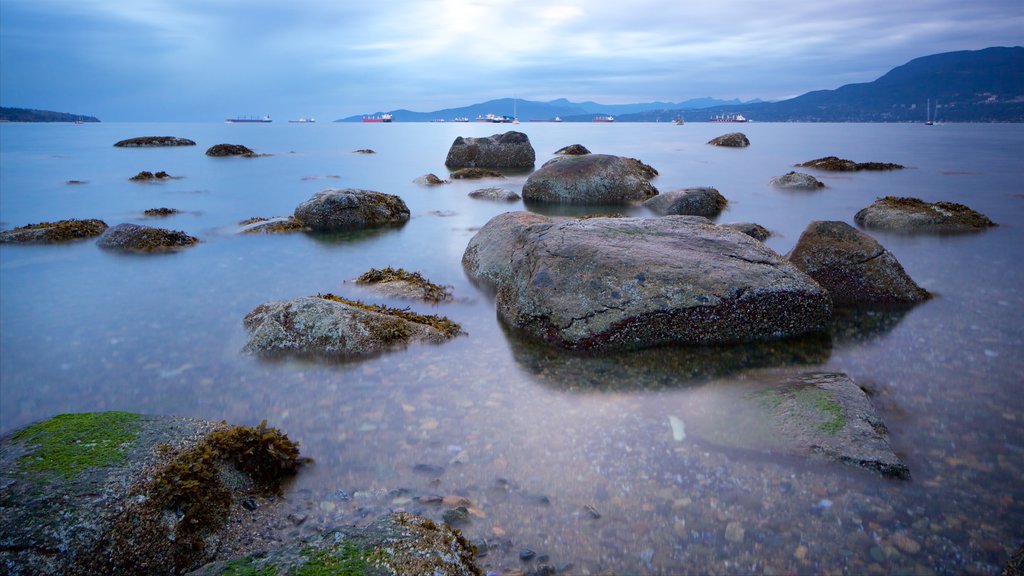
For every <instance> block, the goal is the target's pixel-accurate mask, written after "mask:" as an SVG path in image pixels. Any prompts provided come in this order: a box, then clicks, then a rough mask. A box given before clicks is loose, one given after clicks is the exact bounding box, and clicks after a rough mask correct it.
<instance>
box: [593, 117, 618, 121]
mask: <svg viewBox="0 0 1024 576" xmlns="http://www.w3.org/2000/svg"><path fill="white" fill-rule="evenodd" d="M594 122H615V117H614V116H594Z"/></svg>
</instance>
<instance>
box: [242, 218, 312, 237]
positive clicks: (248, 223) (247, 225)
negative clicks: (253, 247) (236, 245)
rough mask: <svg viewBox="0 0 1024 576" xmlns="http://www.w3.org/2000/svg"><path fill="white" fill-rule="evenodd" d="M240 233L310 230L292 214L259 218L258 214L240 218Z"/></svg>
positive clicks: (278, 232) (277, 232)
mask: <svg viewBox="0 0 1024 576" xmlns="http://www.w3.org/2000/svg"><path fill="white" fill-rule="evenodd" d="M238 225H239V226H241V227H242V229H241V230H240V233H242V234H280V233H287V232H309V231H311V230H312V228H310V227H309V226H307V225H306V223H305V222H303V221H301V220H299V219H298V218H295V217H294V216H277V217H274V218H261V217H259V216H256V217H253V218H249V219H246V220H242V221H241V222H239V223H238Z"/></svg>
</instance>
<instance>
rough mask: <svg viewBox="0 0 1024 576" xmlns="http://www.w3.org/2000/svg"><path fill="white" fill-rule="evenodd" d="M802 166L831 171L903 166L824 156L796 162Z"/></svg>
mask: <svg viewBox="0 0 1024 576" xmlns="http://www.w3.org/2000/svg"><path fill="white" fill-rule="evenodd" d="M797 166H799V167H803V168H816V169H818V170H829V171H832V172H856V171H860V170H902V169H903V168H904V166H901V165H899V164H893V163H891V162H854V161H853V160H846V159H845V158H837V157H835V156H825V157H824V158H816V159H814V160H808V161H807V162H804V163H803V164H797Z"/></svg>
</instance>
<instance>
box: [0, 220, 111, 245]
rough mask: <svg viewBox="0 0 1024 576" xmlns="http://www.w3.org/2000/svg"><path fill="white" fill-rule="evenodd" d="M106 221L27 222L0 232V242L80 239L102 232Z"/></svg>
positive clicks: (105, 226) (41, 241) (49, 241)
mask: <svg viewBox="0 0 1024 576" xmlns="http://www.w3.org/2000/svg"><path fill="white" fill-rule="evenodd" d="M106 229H107V223H106V222H104V221H103V220H94V219H89V220H76V219H70V220H58V221H57V222H40V223H39V224H27V225H25V226H19V227H18V228H15V229H13V230H4V231H3V232H0V243H5V242H12V243H43V244H46V243H52V242H67V241H69V240H81V239H83V238H92V237H94V236H99V235H100V234H103V231H104V230H106Z"/></svg>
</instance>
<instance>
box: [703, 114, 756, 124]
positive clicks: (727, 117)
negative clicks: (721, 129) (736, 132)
mask: <svg viewBox="0 0 1024 576" xmlns="http://www.w3.org/2000/svg"><path fill="white" fill-rule="evenodd" d="M710 121H711V122H750V120H747V118H746V117H745V116H743V114H719V115H718V116H712V117H711V120H710Z"/></svg>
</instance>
